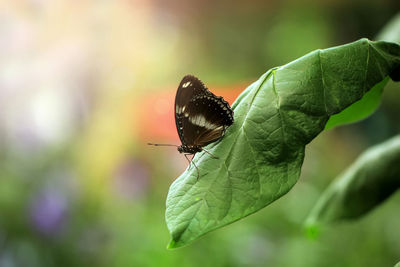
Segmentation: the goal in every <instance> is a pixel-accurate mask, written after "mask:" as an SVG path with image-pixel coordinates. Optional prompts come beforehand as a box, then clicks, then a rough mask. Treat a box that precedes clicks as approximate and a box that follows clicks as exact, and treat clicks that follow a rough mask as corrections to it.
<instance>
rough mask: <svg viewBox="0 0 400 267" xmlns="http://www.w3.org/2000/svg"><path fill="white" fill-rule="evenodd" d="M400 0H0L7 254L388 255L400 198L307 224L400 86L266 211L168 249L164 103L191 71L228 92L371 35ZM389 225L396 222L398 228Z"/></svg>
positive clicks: (21, 261) (211, 260)
mask: <svg viewBox="0 0 400 267" xmlns="http://www.w3.org/2000/svg"><path fill="white" fill-rule="evenodd" d="M399 10H400V2H399V1H398V0H370V1H365V0H356V1H344V0H329V1H319V2H317V1H316V2H314V1H311V0H301V1H294V0H293V1H290V0H287V1H278V0H269V1H261V0H253V1H228V0H222V1H178V0H172V1H161V0H131V1H128V0H121V1H107V0H102V1H86V0H83V1H66V0H59V1H48V0H29V1H22V0H5V1H1V2H0V266H1V267H19V266H33V267H36V266H393V265H394V264H395V263H396V262H397V261H400V239H399V236H398V229H399V228H398V226H399V225H400V216H398V215H397V214H398V209H399V203H400V196H399V195H398V194H397V195H394V196H393V197H391V198H390V199H389V200H388V201H387V202H385V204H384V205H382V206H381V207H379V208H378V209H376V210H374V211H373V212H371V213H369V214H368V215H367V216H365V217H364V218H362V219H361V220H359V221H354V222H348V223H342V224H340V225H336V226H332V227H327V228H326V229H324V230H323V231H322V232H321V233H320V236H319V237H318V238H317V239H315V240H312V239H309V238H308V237H307V235H306V234H305V233H304V230H303V228H302V227H303V226H302V223H303V221H304V219H305V217H306V216H307V214H308V212H309V211H310V209H311V207H312V206H313V204H314V203H315V201H316V199H317V198H318V196H319V195H320V194H321V192H322V191H323V190H324V189H325V188H326V186H327V185H328V184H329V183H330V182H331V181H332V179H334V178H335V176H337V175H338V174H340V172H341V171H342V170H343V169H344V168H345V167H346V166H348V165H349V164H350V163H351V162H352V161H353V160H354V159H355V158H356V157H357V155H358V154H359V153H360V152H361V151H363V150H364V149H365V148H366V147H368V146H370V145H372V144H375V143H378V142H381V141H383V140H384V139H386V138H388V137H390V136H392V135H394V134H395V133H398V131H399V130H400V129H399V128H400V125H399V122H398V115H397V114H398V113H399V104H400V90H399V89H400V86H399V84H394V83H393V82H390V83H389V84H388V86H387V87H386V89H385V93H384V97H383V101H382V105H381V107H380V108H379V110H378V111H377V112H376V113H375V114H374V115H373V116H371V117H370V118H368V119H367V120H364V121H363V122H361V123H358V124H355V125H351V126H346V127H341V128H337V129H334V130H331V131H327V132H324V133H323V134H321V135H320V136H318V137H317V138H316V140H314V141H313V142H312V143H311V144H310V145H309V146H308V147H307V153H306V159H305V164H304V166H303V172H302V176H301V178H300V180H299V182H298V183H297V184H296V186H295V187H294V188H293V190H292V191H291V192H289V193H288V194H287V195H286V196H284V197H282V198H281V199H279V200H278V201H276V202H275V203H273V204H272V205H271V206H269V207H267V208H265V209H263V210H261V211H260V212H258V213H256V214H254V215H252V216H250V217H248V218H246V219H244V220H241V221H239V222H236V223H234V224H232V225H230V226H227V227H225V228H223V229H220V230H218V231H215V232H212V233H210V234H208V235H206V236H204V237H203V238H201V239H200V240H198V241H196V242H194V243H193V244H191V245H190V246H187V247H184V248H182V249H178V250H173V251H169V250H167V249H166V245H167V243H168V241H169V234H168V230H167V228H166V225H165V222H164V211H165V199H166V196H167V192H168V188H169V185H170V184H171V183H172V182H173V180H174V179H176V177H178V176H179V175H180V174H181V173H182V172H183V171H184V169H185V168H186V167H187V162H186V160H185V158H184V157H183V155H181V154H179V153H178V152H177V151H176V149H175V148H169V147H163V148H156V147H149V146H147V145H146V143H147V142H156V143H172V144H179V140H178V137H177V133H176V129H175V125H174V118H173V102H174V97H175V92H176V88H177V86H178V84H179V82H180V80H181V78H182V77H183V76H184V75H185V74H189V73H190V74H194V75H196V76H198V77H200V78H201V79H202V80H203V82H205V83H206V84H207V85H208V87H209V88H210V89H211V90H212V91H213V92H215V93H216V94H217V95H222V96H224V97H225V98H226V99H227V100H229V102H230V103H232V102H233V101H234V100H235V98H236V97H237V96H238V94H239V93H240V92H241V91H242V90H243V89H244V88H246V86H248V85H249V84H250V83H251V82H253V81H255V80H256V79H257V78H258V77H259V76H260V75H261V74H263V73H264V72H266V71H267V70H268V69H269V68H271V67H274V66H279V65H283V64H286V63H288V62H290V61H292V60H294V59H296V58H297V57H300V56H302V55H304V54H305V53H307V52H310V51H312V50H314V49H318V48H327V47H330V46H334V45H340V44H343V43H348V42H352V41H355V40H357V39H359V38H361V37H368V38H370V39H374V36H376V34H377V33H378V32H379V31H380V29H382V27H383V26H384V25H385V24H386V23H387V22H388V21H389V20H390V19H391V18H392V17H393V16H394V15H395V14H396V13H397V12H398V11H399ZM396 231H397V232H396Z"/></svg>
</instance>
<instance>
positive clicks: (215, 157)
mask: <svg viewBox="0 0 400 267" xmlns="http://www.w3.org/2000/svg"><path fill="white" fill-rule="evenodd" d="M203 150H204V152H206V153H207V154H209V155H210V156H211V157H212V158H214V159H219V158H218V157H217V156H214V155H213V154H211V153H210V152H208V151H207V150H205V149H204V148H203Z"/></svg>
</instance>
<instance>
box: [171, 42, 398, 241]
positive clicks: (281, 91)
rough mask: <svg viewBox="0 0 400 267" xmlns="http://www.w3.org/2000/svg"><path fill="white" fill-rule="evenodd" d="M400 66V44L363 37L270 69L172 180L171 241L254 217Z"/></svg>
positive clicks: (192, 237)
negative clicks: (314, 147) (311, 149)
mask: <svg viewBox="0 0 400 267" xmlns="http://www.w3.org/2000/svg"><path fill="white" fill-rule="evenodd" d="M399 66H400V46H398V45H397V44H393V43H386V42H371V41H369V40H367V39H361V40H359V41H356V42H354V43H350V44H347V45H343V46H338V47H334V48H329V49H324V50H316V51H314V52H311V53H309V54H307V55H305V56H303V57H301V58H299V59H297V60H295V61H293V62H291V63H289V64H287V65H285V66H282V67H279V68H275V69H272V70H269V71H268V72H266V73H265V74H264V75H262V76H261V78H260V79H259V80H258V81H256V82H254V83H253V84H252V85H250V86H249V87H248V88H247V89H246V90H245V91H244V92H243V93H242V94H241V95H240V96H239V98H238V99H237V100H236V102H235V103H234V105H233V108H234V111H235V122H234V124H233V125H232V126H231V127H230V128H229V129H228V130H227V132H226V135H225V137H224V138H223V139H222V140H221V141H220V142H216V143H213V144H210V145H208V146H207V147H206V149H207V150H208V151H210V152H211V153H212V154H213V155H215V156H217V157H218V158H219V159H214V158H211V157H210V156H209V155H208V154H207V153H205V152H202V153H197V154H196V156H195V158H194V159H193V163H194V164H196V166H197V167H198V169H199V172H200V177H199V178H198V179H197V172H196V169H195V168H194V167H192V168H188V169H187V170H186V171H185V172H184V173H183V174H182V175H181V176H180V177H179V178H178V179H177V180H176V181H175V182H174V183H173V184H172V185H171V187H170V191H169V193H168V197H167V209H166V222H167V226H168V229H169V231H170V233H171V237H172V241H171V243H170V244H169V248H177V247H180V246H183V245H186V244H188V243H190V242H192V241H193V240H195V239H197V238H199V237H200V236H202V235H204V234H206V233H207V232H210V231H212V230H214V229H217V228H219V227H222V226H224V225H227V224H230V223H232V222H234V221H237V220H239V219H241V218H243V217H245V216H248V215H250V214H252V213H254V212H256V211H258V210H260V209H261V208H263V207H265V206H267V205H268V204H270V203H272V202H273V201H275V200H276V199H278V198H279V197H281V196H282V195H284V194H286V193H287V192H288V191H289V190H290V189H291V188H292V187H293V185H294V184H295V183H296V182H297V180H298V178H299V175H300V171H301V166H302V163H303V158H304V149H305V145H306V144H308V143H309V142H310V141H311V140H312V139H313V138H315V137H316V136H317V135H318V134H319V133H320V132H321V131H322V130H323V129H324V127H325V124H326V122H327V121H328V119H329V117H330V116H331V115H332V114H336V113H338V112H340V111H342V110H344V109H345V108H346V107H348V106H350V105H351V104H353V103H354V102H356V101H358V100H359V99H361V98H362V97H363V95H364V94H365V93H366V92H368V90H370V89H371V88H372V87H373V86H374V85H376V84H377V83H379V82H381V81H382V80H383V79H384V78H385V77H386V76H387V75H388V74H389V73H390V72H391V71H392V70H393V69H395V68H398V67H399Z"/></svg>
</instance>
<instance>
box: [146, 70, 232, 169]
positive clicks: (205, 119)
mask: <svg viewBox="0 0 400 267" xmlns="http://www.w3.org/2000/svg"><path fill="white" fill-rule="evenodd" d="M175 123H176V129H177V131H178V135H179V138H180V140H181V142H182V144H181V145H180V146H177V147H178V151H179V152H180V153H184V155H185V157H186V159H188V158H187V155H194V154H196V153H197V152H200V151H203V150H204V151H205V152H207V153H209V152H208V151H206V150H205V149H204V148H203V147H204V146H206V145H208V144H210V143H213V142H215V141H217V140H220V139H221V138H222V137H223V136H224V135H225V131H226V129H227V128H228V127H229V126H230V125H232V123H233V110H232V109H231V107H230V106H229V104H228V102H226V101H225V100H224V99H223V98H222V97H220V96H219V97H217V96H215V95H214V94H213V93H212V92H210V91H209V90H208V89H207V87H206V86H205V85H204V84H203V83H202V82H201V81H200V80H199V79H198V78H196V77H195V76H193V75H186V76H185V77H183V79H182V81H181V83H180V84H179V87H178V91H177V92H176V97H175ZM149 145H167V144H150V143H149ZM209 154H210V155H211V153H209ZM212 156H213V155H212ZM213 157H215V156H213ZM188 161H189V159H188ZM189 162H190V161H189ZM196 168H197V167H196ZM197 172H198V170H197Z"/></svg>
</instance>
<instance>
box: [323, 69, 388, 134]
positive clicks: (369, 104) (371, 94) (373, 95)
mask: <svg viewBox="0 0 400 267" xmlns="http://www.w3.org/2000/svg"><path fill="white" fill-rule="evenodd" d="M388 81H389V77H386V78H385V79H383V80H382V81H381V82H380V83H378V84H376V85H375V86H374V87H372V89H371V90H369V91H368V92H367V93H365V95H364V96H363V98H361V99H360V100H359V101H357V102H355V103H354V104H353V105H351V106H350V107H348V108H346V109H345V110H343V111H342V112H340V113H338V114H335V115H332V116H331V117H330V118H329V120H328V122H327V123H326V125H325V130H328V129H332V128H334V127H336V126H339V125H343V124H349V123H353V122H357V121H360V120H362V119H365V118H367V117H368V116H370V115H371V114H372V113H374V111H375V110H376V109H377V108H378V107H379V104H380V103H381V95H382V92H383V88H384V87H385V85H386V84H387V82H388Z"/></svg>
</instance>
